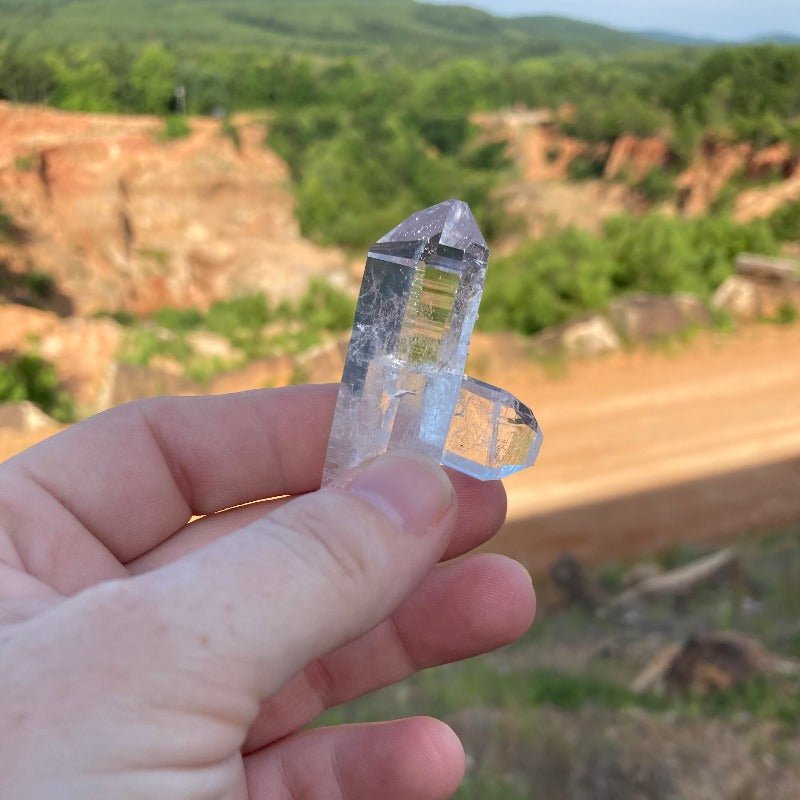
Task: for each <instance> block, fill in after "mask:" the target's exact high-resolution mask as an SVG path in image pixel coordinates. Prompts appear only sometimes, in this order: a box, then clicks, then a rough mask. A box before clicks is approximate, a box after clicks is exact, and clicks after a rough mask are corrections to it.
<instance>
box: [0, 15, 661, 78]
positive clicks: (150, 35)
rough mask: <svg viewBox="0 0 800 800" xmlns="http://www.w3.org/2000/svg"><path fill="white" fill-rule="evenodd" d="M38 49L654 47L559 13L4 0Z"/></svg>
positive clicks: (539, 51)
mask: <svg viewBox="0 0 800 800" xmlns="http://www.w3.org/2000/svg"><path fill="white" fill-rule="evenodd" d="M4 34H5V35H6V36H8V37H11V38H15V39H21V40H23V42H24V43H25V44H29V45H38V46H52V45H66V44H75V43H80V44H91V43H95V42H108V41H109V40H111V41H114V40H119V41H122V42H127V43H130V42H136V41H142V40H149V39H160V40H163V41H165V42H168V43H172V44H180V45H181V46H182V47H186V46H196V47H200V48H203V47H205V46H207V45H213V46H215V47H219V46H230V47H240V48H269V49H270V50H273V51H276V50H277V51H287V52H292V53H297V52H304V53H314V54H320V55H325V56H342V55H367V56H375V57H379V58H385V57H386V56H390V55H392V54H394V55H396V56H397V57H399V58H401V59H407V58H413V59H415V60H416V59H422V60H424V61H425V62H428V63H431V62H437V61H441V60H443V59H446V58H450V57H453V56H459V57H462V58H463V57H469V56H470V55H476V56H482V57H484V56H487V55H497V56H502V57H503V58H512V59H513V58H520V57H525V56H536V55H552V54H556V53H559V52H565V51H567V52H576V51H580V52H584V53H587V54H591V55H597V54H600V53H612V52H620V51H623V50H626V49H632V48H642V47H653V46H657V45H654V44H653V43H652V42H648V41H647V40H646V39H644V38H642V37H639V36H637V35H636V34H632V33H623V32H620V31H615V30H612V29H610V28H605V27H602V26H599V25H590V24H587V23H582V22H576V21H573V20H568V19H563V18H559V17H520V18H516V19H508V18H501V17H495V16H492V15H491V14H488V13H486V12H483V11H478V10H475V9H471V8H466V7H460V6H435V5H426V4H423V3H417V2H414V0H0V38H2V37H3V35H4Z"/></svg>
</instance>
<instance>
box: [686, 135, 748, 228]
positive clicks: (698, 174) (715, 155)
mask: <svg viewBox="0 0 800 800" xmlns="http://www.w3.org/2000/svg"><path fill="white" fill-rule="evenodd" d="M752 150H753V148H752V145H750V144H747V143H742V144H736V145H730V144H727V143H725V142H722V141H714V140H711V139H707V140H706V141H705V142H704V144H703V147H702V148H701V149H700V151H699V152H698V153H697V155H696V157H695V160H694V162H693V163H692V165H691V166H690V167H689V169H687V170H686V171H685V172H684V173H683V174H682V175H680V177H679V178H678V180H677V184H676V185H677V187H678V192H679V205H680V208H681V210H682V211H683V213H684V214H686V215H687V216H690V217H697V216H701V215H703V214H705V213H706V212H707V211H708V208H709V206H710V205H711V204H712V203H713V202H714V200H716V198H717V196H718V195H719V193H720V192H721V191H722V190H723V188H724V187H725V186H726V185H727V184H728V182H729V181H730V180H731V178H732V177H733V176H734V175H736V174H737V173H739V172H741V171H742V170H743V169H745V168H746V166H747V164H748V161H749V159H750V155H751V153H752Z"/></svg>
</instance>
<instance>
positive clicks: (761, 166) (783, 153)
mask: <svg viewBox="0 0 800 800" xmlns="http://www.w3.org/2000/svg"><path fill="white" fill-rule="evenodd" d="M797 166H798V158H797V156H795V154H794V150H793V148H792V146H791V144H789V142H778V143H777V144H774V145H772V146H770V147H765V148H764V149H763V150H759V151H758V152H756V153H753V156H752V158H751V159H750V163H749V164H748V165H747V177H748V178H750V179H751V180H760V179H761V180H763V179H765V178H767V179H769V178H776V177H777V178H789V177H790V176H791V175H792V174H793V173H794V172H795V170H796V169H797Z"/></svg>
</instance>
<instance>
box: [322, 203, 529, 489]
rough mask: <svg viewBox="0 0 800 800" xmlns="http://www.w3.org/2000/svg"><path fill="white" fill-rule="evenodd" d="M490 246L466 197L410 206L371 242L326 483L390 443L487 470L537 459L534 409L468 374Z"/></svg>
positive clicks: (486, 475) (465, 468) (482, 473)
mask: <svg viewBox="0 0 800 800" xmlns="http://www.w3.org/2000/svg"><path fill="white" fill-rule="evenodd" d="M488 260H489V250H488V248H487V246H486V242H485V241H484V239H483V236H481V232H480V231H479V230H478V225H477V223H476V222H475V218H474V217H473V216H472V212H471V211H470V209H469V206H467V204H466V203H463V202H461V201H460V200H448V201H446V202H444V203H439V204H438V205H435V206H432V207H431V208H427V209H425V210H424V211H419V212H417V213H416V214H412V215H411V216H410V217H409V218H408V219H407V220H405V221H404V222H402V223H401V224H400V225H398V226H397V227H396V228H394V229H393V230H391V231H390V232H389V233H387V234H386V236H384V237H383V238H382V239H380V240H379V241H378V242H376V243H375V244H374V245H372V247H371V248H370V250H369V253H368V255H367V264H366V268H365V271H364V280H363V282H362V284H361V292H360V294H359V298H358V305H357V307H356V315H355V322H354V323H353V334H352V338H351V340H350V348H349V350H348V353H347V359H346V361H345V366H344V373H343V375H342V385H341V387H340V389H339V396H338V399H337V402H336V412H335V414H334V419H333V428H332V430H331V436H330V440H329V443H328V453H327V456H326V460H325V471H324V474H323V484H328V483H331V482H332V481H334V480H335V479H336V478H337V477H338V476H339V475H341V474H343V473H345V472H348V471H349V470H351V469H353V468H354V467H357V466H358V465H359V464H362V463H363V462H365V461H367V460H369V459H370V458H373V457H375V456H378V455H380V454H381V453H384V452H386V451H387V450H393V449H404V450H413V451H415V452H419V453H422V454H424V455H427V456H429V457H430V458H433V459H435V460H436V461H438V462H439V463H441V464H444V465H446V466H449V467H453V468H454V469H457V470H460V471H461V472H465V473H466V474H468V475H472V476H474V477H476V478H480V479H481V480H493V479H496V478H502V477H505V476H507V475H511V474H512V473H514V472H518V471H519V470H521V469H524V468H525V467H529V466H531V465H532V464H533V463H534V461H535V460H536V456H537V454H538V452H539V447H540V445H541V441H542V434H541V431H540V430H539V425H538V423H537V422H536V418H535V417H534V416H533V413H532V412H531V410H530V409H529V408H528V407H527V406H525V405H523V404H522V403H520V402H519V401H518V400H517V399H516V398H514V397H513V396H512V395H510V394H509V393H508V392H506V391H504V390H503V389H498V388H497V387H495V386H490V385H489V384H487V383H483V382H482V381H478V380H475V379H474V378H469V377H465V376H464V367H465V365H466V362H467V350H468V348H469V341H470V337H471V336H472V329H473V327H474V325H475V322H476V320H477V318H478V306H479V304H480V300H481V294H482V293H483V284H484V281H485V280H486V267H487V264H488Z"/></svg>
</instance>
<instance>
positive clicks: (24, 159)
mask: <svg viewBox="0 0 800 800" xmlns="http://www.w3.org/2000/svg"><path fill="white" fill-rule="evenodd" d="M39 164H40V158H39V154H38V153H28V154H27V155H24V156H17V157H16V158H15V159H14V169H15V170H17V172H36V170H38V169H39Z"/></svg>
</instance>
